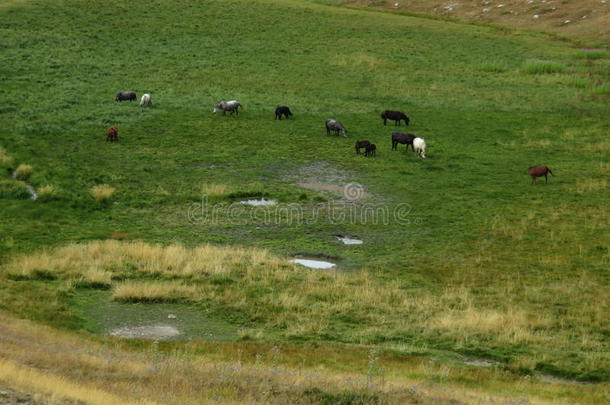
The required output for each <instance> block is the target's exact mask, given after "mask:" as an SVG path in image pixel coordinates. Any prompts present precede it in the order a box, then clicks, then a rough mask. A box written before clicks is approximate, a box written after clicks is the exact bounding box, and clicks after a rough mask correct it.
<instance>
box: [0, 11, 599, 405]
mask: <svg viewBox="0 0 610 405" xmlns="http://www.w3.org/2000/svg"><path fill="white" fill-rule="evenodd" d="M0 33H1V35H0V49H2V53H0V58H1V60H2V62H3V63H2V64H0V78H1V82H0V83H1V85H0V95H1V97H0V148H1V149H0V166H1V168H2V172H1V173H0V266H1V270H0V298H1V300H0V309H2V310H4V311H5V313H6V314H10V317H18V318H25V319H29V320H33V321H35V322H38V323H43V324H46V325H51V326H53V327H55V328H60V329H68V330H70V331H72V332H70V333H75V332H74V331H83V332H79V333H80V335H79V336H81V337H82V336H85V337H83V339H85V340H86V339H90V337H87V335H86V334H87V333H89V332H94V333H108V331H109V330H110V329H112V328H114V327H118V326H122V325H132V326H133V325H135V324H136V323H137V322H139V323H143V324H146V323H147V322H152V321H153V319H154V320H157V319H159V317H160V316H161V315H163V316H166V314H167V312H168V311H177V312H176V313H178V315H179V318H180V320H181V322H182V323H181V324H180V325H179V326H180V328H182V329H184V335H183V338H188V339H194V340H210V339H211V338H210V336H209V333H211V334H212V337H214V336H215V338H213V339H221V340H227V341H232V343H226V344H231V345H236V346H235V347H240V348H241V349H240V350H250V349H249V348H250V347H256V345H259V344H260V345H268V347H273V346H274V345H280V346H281V345H288V346H289V347H291V349H290V350H291V352H294V353H298V351H299V350H301V349H302V350H303V351H304V352H306V351H307V350H308V349H307V347H309V346H308V345H311V344H313V345H328V346H329V347H333V348H335V349H333V350H336V351H337V352H338V353H340V354H338V355H337V356H339V358H341V360H337V364H341V362H342V361H343V362H344V363H343V366H342V367H345V368H346V369H349V368H350V367H351V366H353V367H354V369H358V370H359V371H360V372H363V373H365V371H366V370H365V369H362V367H361V366H358V367H356V366H355V365H354V364H355V363H354V362H353V359H352V358H351V357H349V356H348V355H347V354H345V353H344V352H349V351H351V350H363V351H364V353H367V351H368V350H373V349H374V350H381V351H385V352H384V353H386V352H387V353H393V354H392V356H397V357H396V359H395V361H389V360H388V363H387V365H386V367H388V369H389V370H394V369H396V370H398V369H399V368H400V367H402V366H400V365H399V364H400V361H399V360H397V359H399V358H402V357H401V356H403V357H408V358H411V357H416V358H420V357H423V358H425V359H429V361H434V362H440V364H441V366H439V367H447V368H448V370H449V369H450V370H452V371H451V373H456V374H459V373H461V372H462V371H463V368H464V367H463V365H462V366H460V365H459V364H457V363H459V361H462V360H464V359H481V358H483V359H486V360H487V361H489V362H490V363H493V364H494V366H493V367H492V368H491V369H489V370H487V369H485V370H476V371H469V372H472V373H475V374H476V378H475V377H472V379H471V380H468V381H462V382H460V381H459V378H457V377H456V379H455V381H454V380H451V384H465V385H469V384H472V381H474V380H475V379H479V380H480V379H481V376H482V375H483V376H486V377H485V378H488V379H489V381H490V382H489V386H486V387H485V389H489V390H491V391H490V392H492V391H493V392H495V393H498V392H502V395H509V396H513V397H515V396H519V395H521V391H520V389H518V388H515V389H514V390H512V391H511V390H509V389H508V388H507V387H508V386H511V384H512V385H514V382H515V381H521V380H523V381H528V384H530V382H529V381H530V380H527V379H528V378H530V376H532V375H539V374H542V375H552V376H554V377H559V378H563V379H569V380H576V381H588V382H596V383H597V385H587V386H578V388H575V386H569V387H568V388H566V389H565V390H563V391H562V390H561V388H560V389H559V391H561V392H559V391H553V390H551V391H549V392H547V391H545V394H544V395H542V397H545V396H546V398H547V399H548V398H554V397H560V396H563V397H565V398H566V401H569V400H579V401H582V402H585V403H596V402H599V401H602V400H603V399H604V398H605V399H607V398H608V390H607V384H608V380H609V379H610V373H609V372H608V370H610V355H609V350H608V349H609V347H608V339H609V336H610V327H609V325H608V321H607V318H608V314H609V313H610V300H609V294H608V286H609V281H610V272H609V271H608V268H609V264H610V251H609V249H610V247H609V241H610V227H609V226H608V225H609V220H610V218H609V216H610V213H609V211H608V209H607V201H608V198H609V197H610V192H609V190H608V175H609V174H610V158H609V154H610V143H609V142H608V140H607V135H608V133H609V130H610V121H609V120H608V102H609V101H610V92H609V88H610V87H609V86H610V85H609V82H610V80H609V73H608V72H609V71H610V70H609V69H610V54H609V53H608V52H606V51H596V52H588V51H583V50H580V49H577V47H575V46H574V44H571V43H570V42H567V41H557V40H549V38H548V37H547V36H545V35H540V34H536V33H532V32H519V31H510V30H500V29H497V28H487V27H480V26H471V25H461V24H456V23H447V22H444V21H435V20H430V19H422V18H414V17H408V16H400V15H391V14H387V13H377V12H369V11H365V10H350V9H347V8H337V7H330V6H325V5H323V4H318V3H317V2H306V1H289V0H268V1H257V2H249V1H242V0H229V1H222V2H221V1H205V2H193V1H187V0H183V1H175V2H168V1H159V2H157V3H155V4H154V6H153V5H152V4H151V3H150V2H143V1H133V2H130V3H129V4H128V5H127V4H125V3H123V2H118V1H105V2H98V1H87V2H85V1H78V0H67V1H60V0H53V1H45V2H43V1H36V0H34V1H23V2H18V1H13V2H6V3H4V4H2V5H0ZM127 90H134V91H136V92H137V93H138V95H140V94H142V93H144V92H149V93H151V94H152V99H153V104H154V106H153V107H152V108H147V109H142V108H140V107H139V106H138V105H137V104H136V103H129V102H123V103H115V102H114V96H115V93H116V92H118V91H127ZM222 99H238V100H240V102H241V103H242V104H243V106H244V108H243V109H242V110H241V111H240V114H239V116H237V117H233V116H222V115H221V114H213V113H212V111H211V110H212V105H213V104H214V103H215V102H218V101H219V100H222ZM277 105H289V106H290V107H291V109H292V111H293V113H294V117H293V119H291V120H282V121H274V120H273V111H274V109H275V107H276V106H277ZM384 109H398V110H403V111H405V112H407V114H408V115H409V116H410V117H411V125H410V127H409V128H408V131H409V132H413V133H415V134H417V135H419V136H421V137H423V138H425V139H426V141H427V143H428V153H427V155H428V159H426V160H421V159H417V158H416V157H415V155H414V154H413V152H411V151H409V152H405V151H404V148H399V150H398V151H392V150H391V147H390V146H391V142H390V134H391V132H392V131H394V130H395V128H394V127H392V126H387V127H384V126H383V124H382V121H381V119H380V118H379V113H380V112H381V111H382V110H384ZM326 118H336V119H338V120H340V121H341V122H343V123H344V124H345V126H346V127H347V129H348V130H349V132H350V137H349V138H347V139H345V138H343V137H335V136H327V135H326V132H325V129H324V120H325V119H326ZM111 125H116V126H117V127H118V128H119V138H120V141H119V142H118V143H106V142H105V137H106V129H107V128H108V127H109V126H111ZM402 130H405V131H406V129H405V128H402ZM357 139H368V140H370V141H372V142H374V143H376V144H377V147H378V154H377V157H375V158H363V157H361V156H358V155H356V154H355V152H354V148H353V145H354V142H355V141H356V140H357ZM532 165H548V166H549V167H551V169H552V170H553V173H554V174H555V176H554V177H551V178H550V179H549V182H548V184H544V181H540V180H539V181H538V184H536V185H531V184H530V179H529V177H528V176H527V171H526V169H527V167H529V166H532ZM13 171H14V172H13ZM12 173H13V174H14V177H15V178H13V176H11V174H12ZM352 183H358V184H360V185H361V186H362V188H363V191H364V194H363V195H364V198H363V199H359V200H356V201H350V200H349V199H348V198H346V196H343V195H342V190H343V187H344V186H345V185H346V184H352ZM32 190H34V191H35V192H37V194H38V195H39V196H40V197H39V198H38V199H37V200H32V199H30V195H31V192H32ZM352 191H354V190H352ZM356 192H360V189H356ZM260 197H264V198H267V199H275V200H277V201H278V205H277V206H274V207H266V208H252V207H247V206H242V205H238V204H234V203H235V202H237V201H239V200H244V199H249V198H260ZM337 235H347V236H352V237H358V238H360V239H362V240H363V241H364V244H362V245H352V246H346V245H342V244H341V243H340V242H339V241H338V240H337V239H336V236H337ZM294 256H305V257H316V258H325V259H327V260H331V261H333V262H336V263H338V266H337V267H336V269H335V270H332V271H330V272H320V271H311V270H306V269H304V268H299V267H298V266H296V265H293V264H291V263H289V262H288V260H287V259H289V258H292V257H294ZM7 316H9V315H7ZM136 318H137V322H136V321H135V320H136ZM5 319H10V318H5ZM7 322H8V321H7ZM155 322H156V321H155ZM208 325H209V327H208ZM32 327H34V326H32ZM57 333H59V332H57ZM61 333H64V332H61ZM66 333H68V332H66ZM68 334H69V333H68ZM66 336H67V335H66ZM75 339H76V338H75ZM96 339H100V341H101V342H103V343H101V344H110V345H112V344H113V343H107V341H109V342H113V341H114V340H113V339H112V338H96ZM79 344H86V343H82V342H81V343H79ZM172 344H173V345H176V346H175V347H181V346H180V345H181V343H179V342H178V343H172ZM189 344H190V343H189ZM184 345H188V344H186V343H184ZM291 345H292V346H291ZM288 346H287V347H288ZM172 347H174V346H172ZM299 347H300V348H301V349H299ZM133 350H136V351H137V350H138V349H137V348H134V349H133ZM341 353H343V354H341ZM224 354H225V355H226V356H227V357H225V358H224V359H222V360H225V361H235V358H234V357H232V356H233V355H234V353H224ZM294 356H296V357H298V355H297V354H295V355H294ZM341 356H344V357H341ZM388 356H389V354H388ZM365 357H366V354H365ZM1 358H2V359H3V361H12V362H15V361H17V360H15V359H11V358H10V356H8V355H6V356H4V355H3V356H2V357H1ZM458 359H461V360H458ZM220 360H221V359H220V358H219V361H220ZM319 361H320V362H321V363H322V360H321V359H319ZM426 361H428V360H426ZM17 362H18V361H17ZM418 364H419V363H418ZM421 364H424V363H421ZM421 364H420V366H421ZM434 364H437V363H434ZM7 367H8V366H7ZM40 367H43V366H40ZM396 367H398V368H396ZM405 367H406V366H405ZM414 367H415V366H414ZM418 367H419V366H418ZM421 367H424V366H421ZM338 368H340V367H339V366H337V369H338ZM363 370H364V371H363ZM456 370H457V371H456ZM500 372H501V373H506V374H503V375H504V376H505V377H502V378H503V380H502V381H503V382H502V383H498V384H497V385H494V383H492V382H491V381H495V380H494V378H495V377H494V376H495V375H496V374H497V373H500ZM389 373H393V371H389ZM397 373H398V371H397ZM451 373H450V374H451ZM432 374H434V373H432ZM452 375H453V374H452ZM420 377H421V375H419V376H418V378H420ZM506 381H512V383H507V382H506ZM441 382H442V381H441ZM531 384H533V386H534V387H538V388H537V389H542V388H540V387H543V386H545V385H544V384H543V383H535V382H531ZM536 384H537V385H536ZM329 385H332V384H331V383H329ZM243 389H244V390H246V391H247V390H248V389H249V388H247V387H246V388H243ZM545 389H546V388H545ZM494 390H495V391H494ZM119 391H120V390H118V391H117V392H119ZM362 392H368V391H366V389H364V391H362ZM380 392H381V393H383V392H386V391H383V390H382V391H379V392H378V394H379V393H380ZM524 392H525V391H524ZM534 392H535V389H534V388H532V389H531V390H529V389H528V390H526V393H525V394H523V395H527V396H530V395H534V394H533V393H534ZM372 394H375V393H374V392H372ZM117 395H118V394H117ZM219 395H220V396H222V395H221V394H219ZM231 395H233V394H231ZM375 395H376V394H375ZM143 397H144V396H143ZM151 397H154V396H151ZM151 397H149V398H151ZM305 397H306V396H304V397H303V398H305ZM314 397H315V395H314V396H313V397H311V398H314ZM223 398H225V397H223ZM227 398H229V397H227ZM291 398H292V397H291ZM299 398H300V397H299ZM316 398H317V397H316ZM383 398H386V399H387V398H388V397H387V396H384V397H383ZM396 398H400V397H396ZM456 398H457V397H456ZM318 399H319V401H318V400H312V403H320V402H322V403H324V402H323V401H322V400H321V399H320V398H318ZM258 400H261V399H260V398H259V399H258ZM263 401H264V400H263ZM286 401H287V402H286V403H290V401H294V398H293V399H287V400H286ZM299 401H300V399H299ZM303 401H305V400H303ZM316 401H317V402H316ZM329 401H330V400H329ZM384 401H385V399H384V400H379V401H378V402H374V401H373V400H371V401H369V402H370V403H383V402H384ZM466 402H468V401H466ZM108 403H109V402H108ZM304 403H306V402H304ZM329 403H332V402H329Z"/></svg>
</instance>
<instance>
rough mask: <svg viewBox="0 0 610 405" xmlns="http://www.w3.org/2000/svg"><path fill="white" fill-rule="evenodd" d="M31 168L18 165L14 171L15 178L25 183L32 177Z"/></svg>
mask: <svg viewBox="0 0 610 405" xmlns="http://www.w3.org/2000/svg"><path fill="white" fill-rule="evenodd" d="M32 171H33V168H32V166H30V165H26V164H23V163H22V164H20V165H19V166H17V169H15V178H16V179H17V180H21V181H27V180H28V179H29V178H30V176H31V175H32Z"/></svg>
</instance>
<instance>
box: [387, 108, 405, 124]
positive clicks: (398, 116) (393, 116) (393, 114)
mask: <svg viewBox="0 0 610 405" xmlns="http://www.w3.org/2000/svg"><path fill="white" fill-rule="evenodd" d="M381 118H382V119H383V125H385V124H386V123H387V120H393V121H394V125H395V126H396V125H400V121H401V120H404V121H405V126H409V121H410V120H409V117H407V115H406V114H405V113H402V112H400V111H391V110H385V111H384V112H382V113H381Z"/></svg>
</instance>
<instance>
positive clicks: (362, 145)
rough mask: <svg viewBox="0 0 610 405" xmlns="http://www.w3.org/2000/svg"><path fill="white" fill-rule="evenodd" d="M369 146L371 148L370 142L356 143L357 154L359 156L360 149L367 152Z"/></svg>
mask: <svg viewBox="0 0 610 405" xmlns="http://www.w3.org/2000/svg"><path fill="white" fill-rule="evenodd" d="M369 146H371V143H370V142H369V141H356V154H357V155H359V154H360V149H362V148H364V149H365V150H366V148H368V147H369Z"/></svg>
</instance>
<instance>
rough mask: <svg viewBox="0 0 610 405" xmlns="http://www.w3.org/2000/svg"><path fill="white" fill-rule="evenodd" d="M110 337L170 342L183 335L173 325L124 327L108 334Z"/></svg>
mask: <svg viewBox="0 0 610 405" xmlns="http://www.w3.org/2000/svg"><path fill="white" fill-rule="evenodd" d="M108 334H109V335H110V336H115V337H122V338H129V339H153V340H169V339H173V338H175V337H178V336H180V335H181V334H182V333H181V332H180V331H179V330H178V329H177V328H176V327H174V326H171V325H147V326H122V327H120V328H115V329H112V330H111V331H109V332H108Z"/></svg>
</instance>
